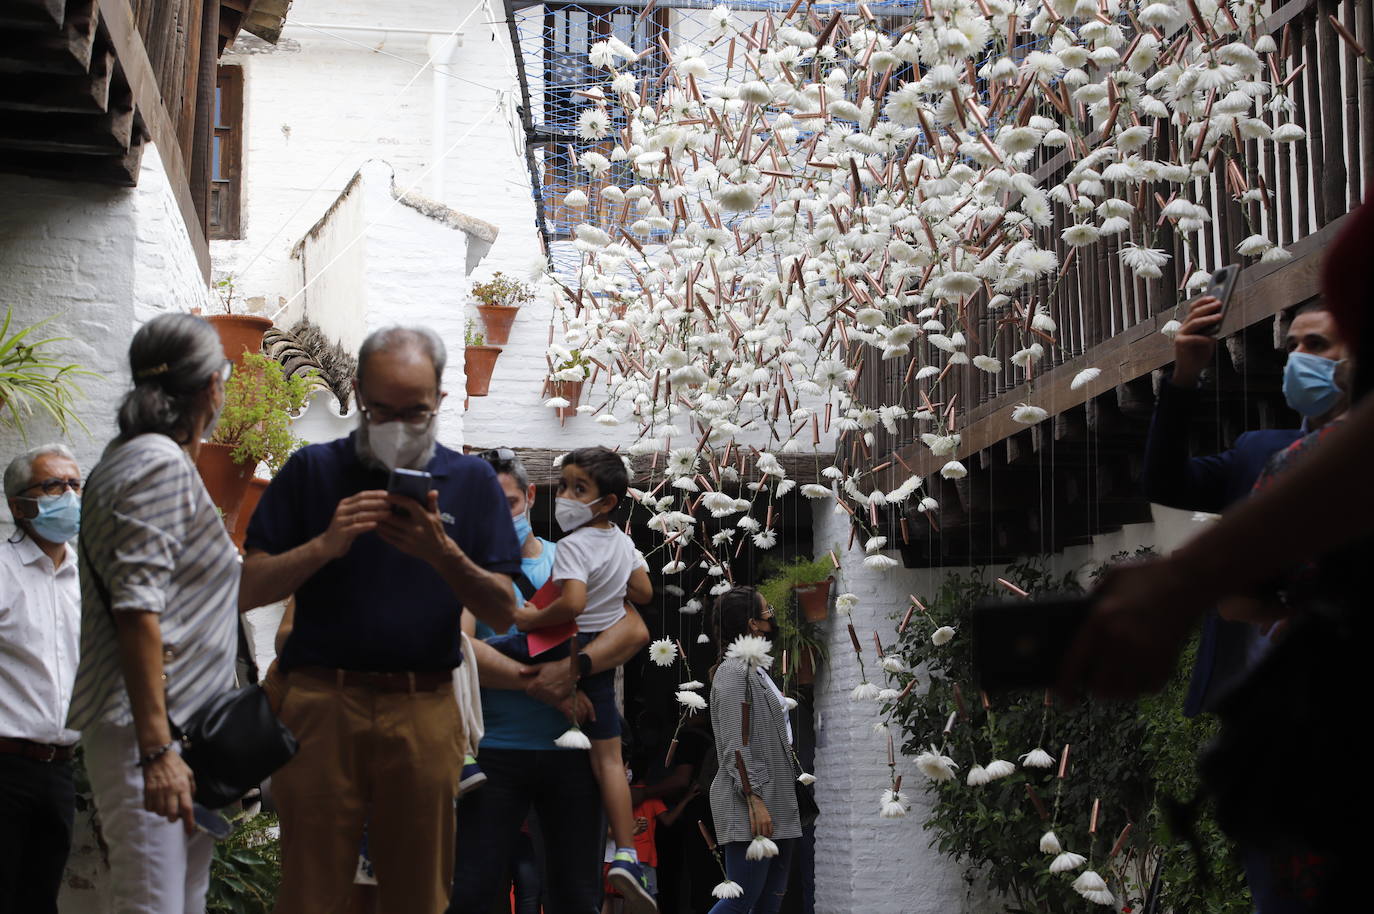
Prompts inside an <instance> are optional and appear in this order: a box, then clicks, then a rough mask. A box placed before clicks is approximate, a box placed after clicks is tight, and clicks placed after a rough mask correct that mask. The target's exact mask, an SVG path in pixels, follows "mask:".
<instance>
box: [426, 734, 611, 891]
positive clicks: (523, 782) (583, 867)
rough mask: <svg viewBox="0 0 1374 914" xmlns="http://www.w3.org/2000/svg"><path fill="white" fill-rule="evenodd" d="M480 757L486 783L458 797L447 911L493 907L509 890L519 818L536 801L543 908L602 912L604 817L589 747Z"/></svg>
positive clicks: (488, 752)
mask: <svg viewBox="0 0 1374 914" xmlns="http://www.w3.org/2000/svg"><path fill="white" fill-rule="evenodd" d="M481 765H482V771H484V772H485V773H486V775H487V781H486V783H485V784H483V785H482V787H481V789H480V790H474V791H472V792H470V793H468V794H465V795H464V796H463V798H462V799H461V800H460V801H459V802H458V823H457V825H458V834H457V840H456V842H455V848H456V850H455V859H454V871H453V896H452V898H451V899H450V901H449V906H448V914H488V912H489V911H491V908H492V904H493V903H494V902H495V901H496V899H497V898H500V897H503V896H504V895H505V894H506V893H508V892H509V891H510V881H509V878H510V872H511V868H512V867H513V865H514V857H515V848H516V844H517V841H518V839H519V836H520V826H521V825H522V824H523V823H524V821H525V817H526V816H527V815H528V814H529V811H530V807H531V805H533V807H534V810H535V813H536V814H537V815H538V817H539V830H540V833H541V834H542V835H543V838H544V842H545V849H546V853H545V855H544V859H545V867H546V872H545V874H544V883H545V890H546V893H545V896H546V898H547V899H548V903H547V905H546V906H545V908H544V910H545V912H546V914H599V912H600V910H601V856H602V850H603V848H604V847H605V844H606V841H605V835H606V824H605V820H604V818H603V816H602V811H601V790H600V788H599V787H597V784H596V777H595V775H594V774H593V773H592V765H591V754H590V753H587V752H577V751H571V750H566V749H549V750H542V749H484V750H482V753H481ZM503 881H504V884H503Z"/></svg>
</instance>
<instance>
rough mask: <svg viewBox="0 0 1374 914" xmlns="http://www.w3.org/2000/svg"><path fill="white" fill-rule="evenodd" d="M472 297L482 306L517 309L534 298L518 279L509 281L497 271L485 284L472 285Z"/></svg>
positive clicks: (508, 278) (507, 277)
mask: <svg viewBox="0 0 1374 914" xmlns="http://www.w3.org/2000/svg"><path fill="white" fill-rule="evenodd" d="M472 297H473V298H475V299H477V300H478V301H479V302H481V303H482V304H483V305H489V306H493V307H506V308H518V307H520V306H521V305H522V304H524V303H525V302H527V301H529V300H530V299H531V298H533V297H534V293H533V292H532V291H530V287H529V286H527V285H525V284H524V283H523V282H521V281H520V280H518V279H511V278H510V277H509V276H507V275H506V274H504V273H502V272H500V271H499V270H498V271H497V272H495V273H493V274H491V279H488V280H487V281H486V282H479V283H474V284H473V286H472Z"/></svg>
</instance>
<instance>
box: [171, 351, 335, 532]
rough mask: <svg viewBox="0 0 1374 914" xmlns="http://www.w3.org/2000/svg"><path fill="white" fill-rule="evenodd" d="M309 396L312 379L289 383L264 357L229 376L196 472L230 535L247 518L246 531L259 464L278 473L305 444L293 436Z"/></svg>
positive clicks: (246, 360)
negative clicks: (293, 418) (248, 496)
mask: <svg viewBox="0 0 1374 914" xmlns="http://www.w3.org/2000/svg"><path fill="white" fill-rule="evenodd" d="M309 393H310V377H309V376H308V375H301V376H297V377H294V378H288V377H287V376H286V374H285V372H284V371H283V370H282V367H281V364H280V363H278V362H277V361H276V360H274V359H271V358H268V357H267V356H265V355H263V354H261V353H248V354H246V355H244V357H243V367H242V368H240V369H237V370H235V371H234V373H233V374H232V375H231V376H230V378H229V383H228V384H226V385H225V387H224V409H223V411H222V412H221V413H220V417H219V422H218V424H216V426H215V432H214V434H213V435H212V436H211V438H210V440H209V441H207V442H206V443H204V444H202V445H201V447H200V456H199V457H198V458H197V459H196V468H197V469H198V470H200V475H201V478H202V479H204V480H205V488H206V489H208V490H209V492H210V497H211V498H213V499H214V501H215V504H216V505H218V506H219V508H220V510H221V511H223V512H224V522H225V524H226V525H227V526H228V527H229V529H230V530H231V531H234V532H238V526H239V524H238V522H239V520H240V517H239V515H240V513H244V514H245V517H244V518H243V520H244V524H243V529H244V531H245V532H246V529H247V518H248V516H251V515H252V510H253V508H254V507H256V503H255V504H254V505H253V506H251V507H248V508H247V511H246V512H244V510H243V509H244V507H245V506H244V500H245V495H246V493H247V491H248V489H249V486H250V484H251V481H252V478H253V471H254V470H255V469H257V466H258V464H259V463H265V464H267V468H268V471H269V472H270V473H273V474H275V473H276V472H277V470H279V469H281V466H282V464H284V463H285V462H286V458H287V457H289V456H290V455H291V452H292V451H294V450H295V449H296V448H298V447H300V446H301V444H302V443H303V442H301V441H300V440H299V439H297V438H296V437H295V436H294V435H293V434H292V433H291V416H292V415H293V414H294V413H297V412H299V411H300V410H301V408H302V407H304V406H305V401H306V397H307V396H308V395H309ZM265 487H266V486H265V483H264V485H263V486H262V487H261V488H265ZM257 494H259V495H261V494H262V493H261V489H259V491H258V493H257Z"/></svg>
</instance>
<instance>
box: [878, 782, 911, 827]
mask: <svg viewBox="0 0 1374 914" xmlns="http://www.w3.org/2000/svg"><path fill="white" fill-rule="evenodd" d="M880 806H881V811H880V812H879V813H878V814H879V815H880V816H882V817H883V818H884V819H900V818H901V817H902V816H904V815H906V811H907V809H908V808H909V807H908V804H907V801H906V794H904V793H902V792H901V791H900V790H893V789H891V788H888V789H887V790H884V791H883V797H882V800H881V801H880Z"/></svg>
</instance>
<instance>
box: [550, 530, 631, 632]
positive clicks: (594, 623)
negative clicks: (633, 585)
mask: <svg viewBox="0 0 1374 914" xmlns="http://www.w3.org/2000/svg"><path fill="white" fill-rule="evenodd" d="M639 564H640V559H639V556H638V555H637V554H636V553H635V544H634V541H633V540H632V539H630V538H629V537H628V536H626V535H625V534H624V532H622V531H621V530H620V529H619V528H618V527H607V528H604V529H603V528H600V527H591V526H587V527H578V528H577V529H576V530H574V531H573V532H572V533H569V534H568V535H567V536H565V537H563V538H562V539H561V540H559V541H558V548H557V550H555V552H554V555H553V574H552V575H550V577H551V578H552V579H553V580H555V581H558V582H560V583H561V582H563V581H582V582H584V583H585V584H586V585H587V606H586V608H585V609H584V610H583V611H582V615H580V616H578V617H577V627H578V629H579V630H580V631H584V632H604V631H605V630H606V629H608V628H610V627H611V626H612V625H615V624H616V623H617V622H619V621H620V619H621V618H622V617H623V616H624V615H625V588H626V585H628V584H629V583H630V572H632V571H634V570H635V569H636V568H638V567H639Z"/></svg>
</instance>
